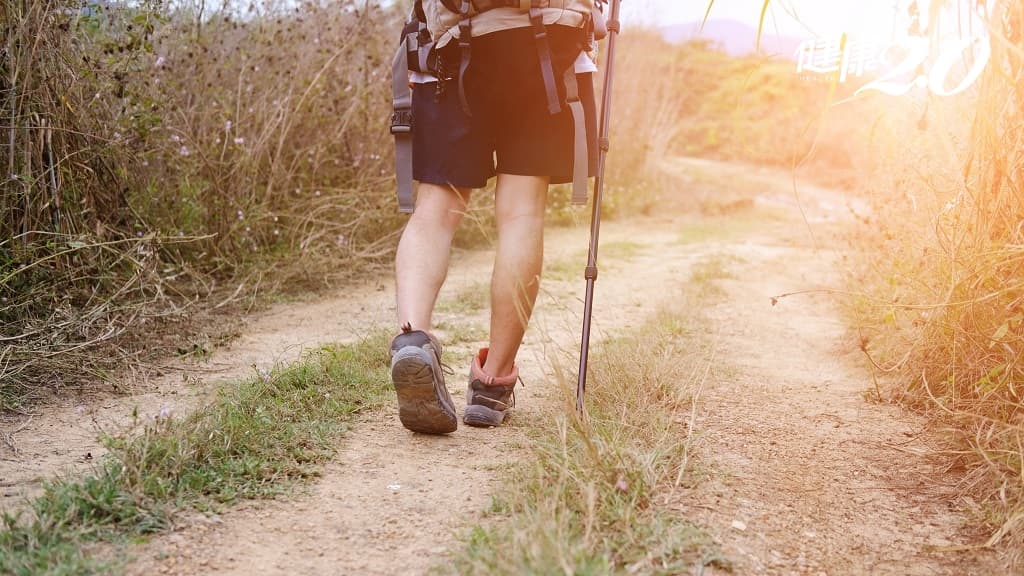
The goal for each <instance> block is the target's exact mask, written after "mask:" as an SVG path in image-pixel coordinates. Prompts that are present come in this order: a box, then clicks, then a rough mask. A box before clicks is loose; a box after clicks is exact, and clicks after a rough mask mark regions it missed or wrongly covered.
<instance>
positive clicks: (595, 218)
mask: <svg viewBox="0 0 1024 576" xmlns="http://www.w3.org/2000/svg"><path fill="white" fill-rule="evenodd" d="M620 1H621V0H611V5H612V8H611V15H610V16H609V18H608V64H607V65H606V66H605V71H604V87H603V88H602V90H601V128H600V131H599V132H598V134H599V136H598V145H599V147H600V151H599V153H598V160H597V176H596V177H595V178H594V205H593V207H592V209H591V210H592V212H591V215H590V252H589V254H588V255H587V268H586V271H585V272H584V278H586V280H587V294H586V298H584V300H583V342H582V345H581V346H580V371H579V380H578V381H577V382H576V413H577V414H579V415H580V416H583V408H584V406H583V395H584V393H585V392H586V390H587V361H588V359H589V355H590V320H591V316H592V314H593V310H594V283H595V282H596V281H597V246H598V241H599V238H600V235H601V194H602V192H603V191H604V163H605V159H606V158H607V156H608V148H609V147H610V146H609V144H610V143H609V141H608V126H609V123H610V122H611V113H612V80H613V76H614V75H613V72H614V64H615V41H616V38H618V36H619V30H620V26H619V2H620Z"/></svg>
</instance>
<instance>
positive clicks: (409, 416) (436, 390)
mask: <svg viewBox="0 0 1024 576" xmlns="http://www.w3.org/2000/svg"><path fill="white" fill-rule="evenodd" d="M391 382H392V383H393V384H394V386H395V393H396V394H397V396H398V419H399V420H400V421H401V422H402V426H405V427H406V428H408V429H409V430H412V431H413V432H419V433H421V434H448V433H450V432H454V431H455V430H456V429H457V428H458V426H459V419H458V417H456V415H455V407H454V405H453V403H452V398H451V395H450V394H448V389H447V388H445V386H444V382H442V381H440V379H438V380H435V378H434V367H433V362H432V358H431V357H430V353H429V352H428V351H426V350H424V349H423V348H419V347H414V346H408V347H406V348H402V349H401V350H399V351H398V352H396V353H395V356H394V358H393V359H392V362H391Z"/></svg>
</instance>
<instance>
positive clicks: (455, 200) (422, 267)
mask: <svg viewBox="0 0 1024 576" xmlns="http://www.w3.org/2000/svg"><path fill="white" fill-rule="evenodd" d="M469 193H470V190H469V189H455V188H451V187H446V186H438V185H436V184H425V183H421V184H420V185H419V188H418V189H417V193H416V211H415V212H414V213H413V215H412V216H410V217H409V222H408V223H407V224H406V225H405V230H404V231H403V232H402V239H401V240H400V241H399V242H398V253H397V254H396V255H395V284H396V287H395V292H396V294H397V300H398V325H399V327H401V326H404V325H405V324H406V323H409V324H410V325H412V327H413V329H415V330H430V317H431V315H432V314H433V312H434V303H435V302H436V301H437V293H438V292H440V290H441V285H442V284H444V279H445V277H446V276H447V275H448V262H449V258H450V255H451V246H452V237H454V236H455V229H456V228H458V226H459V222H460V221H461V220H462V216H463V215H464V214H465V210H466V202H467V201H468V200H469Z"/></svg>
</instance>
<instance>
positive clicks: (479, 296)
mask: <svg viewBox="0 0 1024 576" xmlns="http://www.w3.org/2000/svg"><path fill="white" fill-rule="evenodd" d="M490 301H491V283H490V282H477V283H475V284H472V285H470V286H466V287H465V288H463V289H461V290H459V291H458V292H457V293H455V294H454V295H452V296H451V297H450V298H445V299H444V300H442V301H441V302H438V304H437V311H438V312H447V313H458V314H475V313H477V312H480V311H481V310H484V309H485V308H487V305H488V304H490Z"/></svg>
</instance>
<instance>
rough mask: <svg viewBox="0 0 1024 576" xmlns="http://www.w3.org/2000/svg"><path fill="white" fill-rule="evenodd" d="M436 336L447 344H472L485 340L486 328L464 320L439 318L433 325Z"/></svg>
mask: <svg viewBox="0 0 1024 576" xmlns="http://www.w3.org/2000/svg"><path fill="white" fill-rule="evenodd" d="M435 327H436V329H437V333H438V336H440V337H441V338H442V340H443V342H444V344H445V345H447V346H458V345H460V344H473V343H479V342H486V341H487V336H488V332H487V328H485V327H484V326H482V325H481V324H478V323H476V322H469V321H466V320H441V321H440V322H437V324H436V325H435Z"/></svg>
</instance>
